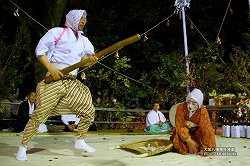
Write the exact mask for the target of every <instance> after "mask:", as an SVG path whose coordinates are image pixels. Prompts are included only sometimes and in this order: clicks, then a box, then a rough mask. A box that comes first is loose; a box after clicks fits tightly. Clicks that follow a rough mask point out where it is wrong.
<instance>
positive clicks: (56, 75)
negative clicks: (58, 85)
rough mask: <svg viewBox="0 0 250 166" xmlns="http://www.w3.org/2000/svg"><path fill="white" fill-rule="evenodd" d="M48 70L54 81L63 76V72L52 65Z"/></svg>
mask: <svg viewBox="0 0 250 166" xmlns="http://www.w3.org/2000/svg"><path fill="white" fill-rule="evenodd" d="M49 72H50V75H51V77H52V78H53V80H54V81H56V80H60V79H61V78H62V77H63V73H62V72H61V71H60V70H58V69H57V68H56V67H54V66H51V67H50V68H49Z"/></svg>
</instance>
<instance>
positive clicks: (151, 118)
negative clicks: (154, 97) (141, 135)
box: [144, 103, 170, 133]
mask: <svg viewBox="0 0 250 166" xmlns="http://www.w3.org/2000/svg"><path fill="white" fill-rule="evenodd" d="M159 108H160V105H159V104H158V103H154V108H153V109H152V110H151V111H150V112H149V113H148V114H147V117H146V125H147V128H146V129H144V130H145V131H146V132H156V133H159V132H166V131H169V130H170V125H169V123H168V122H166V118H165V116H164V115H163V113H162V112H161V111H159Z"/></svg>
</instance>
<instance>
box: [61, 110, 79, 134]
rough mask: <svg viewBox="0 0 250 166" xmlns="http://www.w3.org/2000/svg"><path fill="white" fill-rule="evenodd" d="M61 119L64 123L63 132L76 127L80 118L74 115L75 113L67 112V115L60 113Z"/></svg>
mask: <svg viewBox="0 0 250 166" xmlns="http://www.w3.org/2000/svg"><path fill="white" fill-rule="evenodd" d="M61 120H62V122H63V124H64V125H65V128H64V130H63V131H64V132H71V131H74V130H75V129H76V128H77V125H78V123H79V122H80V119H79V118H77V117H76V115H73V114H68V115H61Z"/></svg>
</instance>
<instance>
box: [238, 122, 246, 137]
mask: <svg viewBox="0 0 250 166" xmlns="http://www.w3.org/2000/svg"><path fill="white" fill-rule="evenodd" d="M239 127H240V137H241V138H245V137H246V135H247V126H246V125H239Z"/></svg>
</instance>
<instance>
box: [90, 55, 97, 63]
mask: <svg viewBox="0 0 250 166" xmlns="http://www.w3.org/2000/svg"><path fill="white" fill-rule="evenodd" d="M89 59H90V61H91V62H97V61H98V58H97V56H95V55H93V56H90V57H89Z"/></svg>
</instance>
